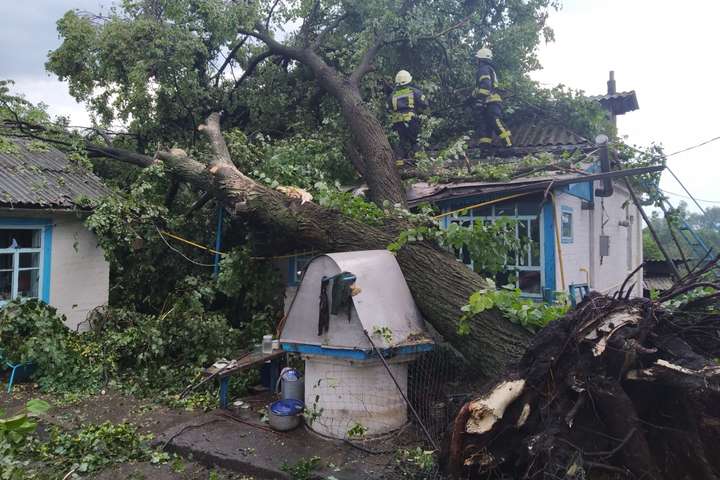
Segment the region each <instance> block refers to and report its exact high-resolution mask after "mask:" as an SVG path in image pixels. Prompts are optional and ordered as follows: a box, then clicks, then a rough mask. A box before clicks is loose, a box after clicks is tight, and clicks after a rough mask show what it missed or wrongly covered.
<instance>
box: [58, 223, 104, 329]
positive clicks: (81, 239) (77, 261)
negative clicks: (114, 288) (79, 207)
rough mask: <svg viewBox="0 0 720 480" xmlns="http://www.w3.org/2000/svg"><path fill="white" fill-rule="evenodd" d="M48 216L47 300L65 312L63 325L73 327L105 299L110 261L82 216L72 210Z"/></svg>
mask: <svg viewBox="0 0 720 480" xmlns="http://www.w3.org/2000/svg"><path fill="white" fill-rule="evenodd" d="M52 218H53V224H54V225H53V234H52V263H51V270H50V304H51V305H53V306H54V307H56V308H57V309H58V310H59V311H60V312H61V313H63V314H64V315H65V316H67V322H66V325H67V326H68V327H69V328H71V329H75V328H77V327H78V325H79V324H80V323H82V322H83V321H84V320H85V318H86V317H87V314H88V313H89V312H90V311H91V310H92V309H94V308H95V307H97V306H99V305H103V304H106V303H107V301H108V292H109V289H110V265H109V263H108V262H107V261H106V260H105V257H104V255H103V251H102V249H101V248H100V247H99V246H98V244H97V239H96V238H95V235H94V234H93V233H92V232H90V231H89V230H88V229H87V228H85V226H84V225H83V222H82V220H80V219H78V218H77V217H76V216H75V215H73V214H55V215H53V217H52ZM81 328H83V326H81Z"/></svg>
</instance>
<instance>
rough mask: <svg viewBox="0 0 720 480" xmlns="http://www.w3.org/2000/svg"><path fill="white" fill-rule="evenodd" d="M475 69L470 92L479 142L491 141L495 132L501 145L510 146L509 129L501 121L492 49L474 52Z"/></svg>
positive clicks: (500, 99)
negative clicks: (471, 91)
mask: <svg viewBox="0 0 720 480" xmlns="http://www.w3.org/2000/svg"><path fill="white" fill-rule="evenodd" d="M475 58H476V59H477V71H476V72H475V89H474V90H473V94H472V101H473V102H474V111H473V117H474V122H475V133H476V134H477V137H478V138H477V142H478V143H479V144H489V143H492V135H493V133H496V134H497V136H498V137H500V140H501V141H502V143H503V145H506V146H508V147H512V139H511V138H510V135H511V133H510V130H508V129H507V127H506V126H505V124H504V123H503V121H502V118H501V117H502V98H501V97H500V94H499V93H498V92H497V88H498V80H497V74H496V73H495V66H494V65H493V63H492V50H490V49H489V48H481V49H480V50H478V51H477V53H475Z"/></svg>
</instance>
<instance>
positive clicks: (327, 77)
mask: <svg viewBox="0 0 720 480" xmlns="http://www.w3.org/2000/svg"><path fill="white" fill-rule="evenodd" d="M242 32H243V33H245V34H248V35H252V36H254V37H256V38H258V39H259V40H261V41H263V42H264V43H265V44H266V45H267V47H268V52H269V53H270V54H273V55H283V56H285V57H289V58H292V59H295V60H297V61H299V62H301V63H303V64H304V65H306V66H307V67H308V68H309V69H310V70H312V72H313V75H315V78H316V80H317V82H318V83H319V85H320V86H321V87H322V88H323V89H324V90H325V91H327V92H328V93H329V94H330V95H332V96H333V97H335V99H336V100H337V101H338V102H339V103H340V107H341V111H342V115H343V118H344V119H345V122H347V126H348V128H349V130H350V132H352V136H353V139H354V141H355V145H356V146H357V148H358V150H359V151H360V154H361V155H362V157H363V160H364V171H361V172H360V173H361V174H362V175H363V177H364V179H365V181H366V182H367V184H368V187H369V192H370V199H371V200H372V201H373V202H375V203H377V204H378V205H381V206H382V204H383V203H384V202H386V201H387V202H390V204H391V205H400V206H405V205H406V203H407V200H406V198H405V189H404V188H403V184H402V180H401V179H400V174H399V173H398V171H397V168H396V167H395V155H394V154H393V150H392V147H391V146H390V142H389V141H388V139H387V135H385V130H384V129H383V126H382V124H381V123H380V121H379V120H378V119H377V117H376V116H375V115H374V114H373V112H372V111H371V110H370V109H369V108H368V106H367V105H366V104H365V102H364V101H363V99H362V95H361V94H360V88H359V83H360V80H361V79H362V77H363V76H364V75H365V74H366V73H367V72H368V71H370V70H371V69H372V67H371V62H372V60H373V58H374V57H375V55H376V54H377V52H378V50H379V48H380V46H381V45H382V42H381V41H379V40H378V42H377V43H376V44H375V45H373V46H372V47H370V48H368V50H367V51H366V52H365V55H363V58H362V60H361V62H360V64H359V65H358V66H357V68H356V69H355V70H354V71H353V73H352V75H350V76H349V77H347V76H345V75H343V74H342V73H341V72H339V71H338V70H336V69H335V68H333V67H331V66H330V65H328V64H327V63H326V62H325V61H324V60H323V59H322V58H321V57H320V56H319V55H318V54H317V53H316V52H315V51H314V50H313V49H312V48H311V47H305V48H295V47H289V46H287V45H283V44H281V43H280V42H278V41H277V40H275V39H274V38H272V36H271V35H270V33H269V32H267V31H266V29H265V28H264V27H263V26H262V25H256V27H255V30H247V31H246V30H242Z"/></svg>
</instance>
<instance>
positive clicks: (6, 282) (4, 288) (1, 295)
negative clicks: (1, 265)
mask: <svg viewBox="0 0 720 480" xmlns="http://www.w3.org/2000/svg"><path fill="white" fill-rule="evenodd" d="M11 296H12V272H0V301H3V302H4V301H7V300H10V297H11Z"/></svg>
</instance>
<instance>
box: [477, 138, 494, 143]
mask: <svg viewBox="0 0 720 480" xmlns="http://www.w3.org/2000/svg"><path fill="white" fill-rule="evenodd" d="M477 142H478V143H492V138H490V137H480V138H478V140H477Z"/></svg>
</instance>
